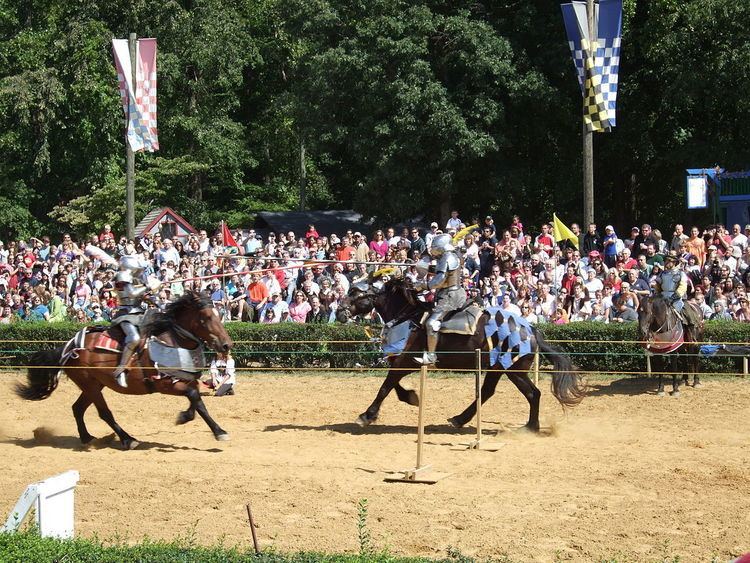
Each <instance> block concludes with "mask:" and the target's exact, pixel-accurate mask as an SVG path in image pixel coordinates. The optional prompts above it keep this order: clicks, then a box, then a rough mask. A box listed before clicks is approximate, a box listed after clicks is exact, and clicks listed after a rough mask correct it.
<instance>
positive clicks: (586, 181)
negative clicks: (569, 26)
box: [583, 0, 596, 231]
mask: <svg viewBox="0 0 750 563" xmlns="http://www.w3.org/2000/svg"><path fill="white" fill-rule="evenodd" d="M586 17H587V19H588V27H589V45H591V44H593V42H594V41H595V40H596V28H595V25H594V0H586ZM592 55H593V56H594V57H596V53H592ZM583 104H584V106H585V104H586V96H585V94H584V96H583ZM583 111H585V109H584V110H583ZM583 222H584V225H583V230H584V231H585V230H586V229H588V226H589V224H591V223H593V222H594V134H593V133H592V132H591V131H589V130H588V128H587V127H586V123H585V122H584V123H583Z"/></svg>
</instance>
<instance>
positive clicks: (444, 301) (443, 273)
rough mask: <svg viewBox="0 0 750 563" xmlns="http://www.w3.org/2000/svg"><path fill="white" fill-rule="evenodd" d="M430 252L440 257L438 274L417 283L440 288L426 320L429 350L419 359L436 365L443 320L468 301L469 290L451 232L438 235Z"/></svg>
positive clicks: (418, 287)
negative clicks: (463, 286)
mask: <svg viewBox="0 0 750 563" xmlns="http://www.w3.org/2000/svg"><path fill="white" fill-rule="evenodd" d="M429 252H430V256H431V257H433V258H435V259H436V260H437V264H436V265H435V275H434V276H433V277H432V278H431V279H430V280H428V281H426V282H420V283H418V284H417V285H416V289H417V290H424V289H435V290H437V292H436V294H435V307H434V308H433V309H432V314H431V315H430V317H429V318H428V319H427V322H426V323H425V328H426V331H427V351H426V352H425V353H424V354H423V355H422V357H421V358H418V359H417V361H418V362H420V363H423V364H434V363H435V362H436V361H437V356H436V354H435V349H436V348H437V341H438V331H439V330H440V324H441V320H442V319H443V318H444V317H445V315H446V314H447V313H449V312H451V311H455V310H457V309H460V308H461V307H463V306H464V304H465V303H466V291H465V290H464V289H463V288H462V287H461V260H460V259H459V258H458V254H457V253H456V249H455V248H454V246H453V242H452V239H451V236H450V235H448V234H441V235H437V236H435V237H434V238H433V239H432V245H431V246H430V251H429ZM425 258H426V257H425ZM420 262H421V261H420ZM419 266H420V264H418V267H419ZM422 266H423V264H422Z"/></svg>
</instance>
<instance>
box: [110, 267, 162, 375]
mask: <svg viewBox="0 0 750 563" xmlns="http://www.w3.org/2000/svg"><path fill="white" fill-rule="evenodd" d="M119 268H120V269H119V271H118V272H117V275H116V276H115V290H116V291H117V297H118V301H119V308H118V310H117V313H116V314H115V317H114V318H113V319H112V326H117V325H119V327H120V329H121V330H122V332H123V333H124V334H125V345H124V348H123V350H122V356H120V363H119V365H118V366H117V367H116V368H115V371H114V376H115V379H116V380H117V384H118V385H119V386H120V387H127V386H128V384H127V377H126V375H127V374H126V370H127V366H128V362H129V361H130V359H131V358H132V357H133V353H134V352H135V350H136V348H137V347H138V343H139V342H140V340H141V335H140V331H139V329H138V327H139V326H140V324H141V322H142V321H143V314H144V312H145V311H144V308H143V301H144V297H145V296H146V294H147V293H148V292H150V291H155V290H156V289H158V288H159V286H160V285H161V282H159V280H157V279H155V278H150V279H149V280H148V285H146V284H144V283H143V272H144V270H145V268H146V264H145V263H144V262H143V261H142V260H141V259H140V258H139V257H138V256H132V255H131V256H123V257H121V258H120V264H119Z"/></svg>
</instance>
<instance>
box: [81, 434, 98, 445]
mask: <svg viewBox="0 0 750 563" xmlns="http://www.w3.org/2000/svg"><path fill="white" fill-rule="evenodd" d="M94 440H96V436H92V435H91V434H89V435H88V436H81V444H84V445H86V444H90V443H91V442H92V441H94Z"/></svg>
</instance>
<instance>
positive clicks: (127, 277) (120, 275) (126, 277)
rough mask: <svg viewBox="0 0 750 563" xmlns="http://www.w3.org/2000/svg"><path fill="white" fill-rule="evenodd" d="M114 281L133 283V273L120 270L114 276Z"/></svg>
mask: <svg viewBox="0 0 750 563" xmlns="http://www.w3.org/2000/svg"><path fill="white" fill-rule="evenodd" d="M115 281H116V282H119V283H133V272H131V271H130V270H120V271H119V272H117V274H116V275H115Z"/></svg>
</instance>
